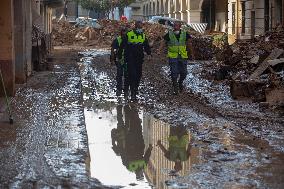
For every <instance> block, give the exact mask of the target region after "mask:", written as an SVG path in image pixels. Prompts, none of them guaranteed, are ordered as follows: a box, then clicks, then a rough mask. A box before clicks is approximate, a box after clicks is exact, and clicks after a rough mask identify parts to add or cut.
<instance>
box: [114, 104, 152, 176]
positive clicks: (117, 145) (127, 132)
mask: <svg viewBox="0 0 284 189" xmlns="http://www.w3.org/2000/svg"><path fill="white" fill-rule="evenodd" d="M117 110H118V112H117V122H118V123H117V128H116V129H113V130H112V131H111V137H112V145H113V150H114V152H115V153H116V154H117V155H120V156H121V159H122V163H123V165H125V166H126V167H127V169H128V170H129V171H131V172H135V174H136V178H137V179H141V178H143V170H144V168H145V167H146V165H147V163H148V162H149V158H150V155H151V151H152V145H149V147H148V148H147V150H146V152H145V153H144V149H145V143H144V139H143V135H142V126H141V119H140V118H139V115H138V110H137V108H136V107H135V106H133V105H126V106H124V114H125V121H124V120H123V113H122V106H121V105H119V106H118V107H117Z"/></svg>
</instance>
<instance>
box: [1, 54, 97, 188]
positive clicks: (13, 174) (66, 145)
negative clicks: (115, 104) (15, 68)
mask: <svg viewBox="0 0 284 189" xmlns="http://www.w3.org/2000/svg"><path fill="white" fill-rule="evenodd" d="M76 57H77V53H76V52H75V51H72V50H64V49H63V50H57V51H55V53H54V54H53V64H54V70H53V71H44V72H38V73H36V74H35V75H34V76H33V77H31V78H30V79H29V81H28V82H27V84H25V85H23V86H20V87H19V88H18V90H17V94H16V96H15V98H13V100H12V111H13V116H14V124H13V125H10V124H9V123H8V121H7V120H9V119H8V115H7V114H4V115H2V117H1V118H0V126H1V131H0V167H1V171H0V188H46V187H47V188H58V187H59V188H61V187H63V188H89V187H92V188H97V186H100V183H99V182H98V181H97V180H95V179H91V178H89V177H88V174H89V170H88V164H89V162H90V159H89V155H88V147H87V133H86V129H85V123H84V112H83V108H82V96H81V82H80V81H81V80H80V74H79V70H78V66H77V64H76ZM99 188H102V187H99Z"/></svg>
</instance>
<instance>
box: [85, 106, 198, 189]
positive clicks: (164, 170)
mask: <svg viewBox="0 0 284 189" xmlns="http://www.w3.org/2000/svg"><path fill="white" fill-rule="evenodd" d="M85 119H86V125H87V131H88V138H89V150H90V157H91V160H90V161H91V162H90V171H91V176H92V177H94V178H97V179H99V180H100V181H101V182H102V183H103V184H105V185H120V186H124V187H126V188H127V187H129V188H152V186H154V187H155V188H167V187H168V186H167V185H169V186H171V188H172V187H178V188H182V186H181V185H178V184H177V182H175V178H177V177H180V176H184V175H186V174H188V171H190V167H191V165H192V164H193V163H197V162H198V160H197V159H196V158H194V157H196V156H197V155H198V150H196V149H194V148H191V146H190V140H191V138H190V135H189V133H188V131H187V130H186V128H184V127H170V126H169V125H168V124H166V123H164V122H161V121H159V120H157V119H155V118H153V117H152V116H150V115H148V114H146V113H144V112H143V111H142V110H139V109H138V107H137V106H136V105H133V104H128V105H124V106H123V105H117V107H115V108H112V109H111V110H110V111H105V110H93V111H87V109H86V110H85Z"/></svg>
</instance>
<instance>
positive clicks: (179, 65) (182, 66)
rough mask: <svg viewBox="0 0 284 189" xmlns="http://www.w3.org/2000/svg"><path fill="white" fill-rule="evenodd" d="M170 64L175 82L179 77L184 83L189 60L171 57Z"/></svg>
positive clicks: (180, 82) (180, 81)
mask: <svg viewBox="0 0 284 189" xmlns="http://www.w3.org/2000/svg"><path fill="white" fill-rule="evenodd" d="M169 65H170V71H171V78H172V81H173V83H175V82H177V79H178V77H179V81H178V82H179V84H182V83H183V81H184V79H185V78H186V75H187V60H186V59H182V58H169Z"/></svg>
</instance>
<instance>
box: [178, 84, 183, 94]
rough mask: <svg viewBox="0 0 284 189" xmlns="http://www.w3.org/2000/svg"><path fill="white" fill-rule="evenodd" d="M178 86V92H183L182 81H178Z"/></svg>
mask: <svg viewBox="0 0 284 189" xmlns="http://www.w3.org/2000/svg"><path fill="white" fill-rule="evenodd" d="M178 88H179V92H180V93H181V92H183V90H184V86H183V84H182V82H179V83H178Z"/></svg>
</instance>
